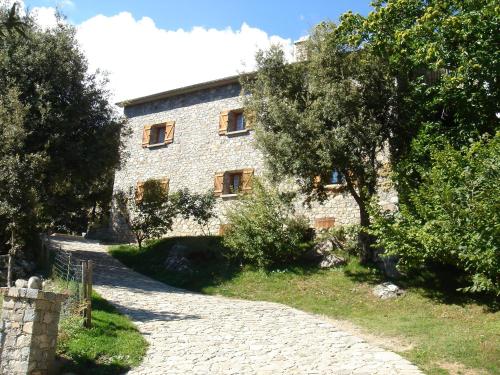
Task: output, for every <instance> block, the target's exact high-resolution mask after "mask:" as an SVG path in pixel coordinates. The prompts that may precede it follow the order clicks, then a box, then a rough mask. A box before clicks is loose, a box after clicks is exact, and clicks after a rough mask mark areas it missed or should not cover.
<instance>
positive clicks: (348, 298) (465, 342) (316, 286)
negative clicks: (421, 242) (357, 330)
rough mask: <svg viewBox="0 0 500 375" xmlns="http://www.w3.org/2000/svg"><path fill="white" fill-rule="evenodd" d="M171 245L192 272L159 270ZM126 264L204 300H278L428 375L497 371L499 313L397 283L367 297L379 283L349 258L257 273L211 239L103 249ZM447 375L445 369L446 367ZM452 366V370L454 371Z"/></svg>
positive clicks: (446, 293)
mask: <svg viewBox="0 0 500 375" xmlns="http://www.w3.org/2000/svg"><path fill="white" fill-rule="evenodd" d="M176 243H179V244H182V245H184V246H186V247H187V248H188V251H187V256H188V258H189V259H190V260H191V262H192V264H193V272H192V273H176V272H168V271H166V270H165V268H164V266H163V263H164V261H165V259H166V258H167V256H168V254H169V251H170V249H171V248H172V246H173V245H174V244H176ZM110 252H111V254H112V255H113V256H114V257H116V258H118V259H119V260H120V261H122V262H123V263H124V264H126V265H127V266H129V267H131V268H133V269H134V270H136V271H138V272H141V273H143V274H145V275H148V276H150V277H153V278H155V279H157V280H160V281H163V282H165V283H167V284H170V285H174V286H178V287H182V288H186V289H189V290H193V291H197V292H202V293H206V294H219V295H224V296H228V297H237V298H244V299H249V300H260V301H272V302H279V303H283V304H286V305H289V306H293V307H296V308H299V309H301V310H304V311H309V312H312V313H316V314H324V315H326V316H329V317H331V318H334V319H342V320H348V321H350V322H352V323H354V324H356V325H358V326H359V327H361V328H362V329H363V330H364V331H366V332H367V333H370V334H374V335H376V336H382V337H386V338H391V339H394V340H396V341H397V342H401V343H404V344H408V346H409V349H408V350H404V351H402V350H401V348H403V346H405V345H402V346H401V348H393V350H395V351H397V352H399V353H400V354H401V355H402V356H404V357H406V358H408V359H409V360H411V361H412V362H414V363H415V364H417V365H418V366H419V367H420V368H421V369H423V370H424V371H425V372H426V373H428V374H447V373H453V374H457V373H464V374H467V373H469V372H468V371H469V370H467V369H476V370H483V371H485V372H488V373H492V374H496V373H500V319H499V318H500V314H499V312H498V310H497V309H496V308H495V307H494V304H493V303H492V302H494V301H491V300H486V301H478V300H472V299H470V298H469V297H466V296H464V295H462V294H460V293H457V292H455V291H453V289H451V290H450V288H448V289H446V288H441V287H440V288H437V287H436V285H438V283H434V284H433V285H429V284H426V283H425V282H420V281H419V280H418V279H413V280H405V281H403V283H404V284H405V285H404V286H405V288H406V294H405V295H404V296H403V297H400V298H397V299H391V300H380V299H378V298H376V297H374V296H373V295H372V293H371V290H372V287H373V285H375V284H376V283H379V282H381V281H384V280H383V278H382V277H381V275H380V274H379V273H378V272H377V271H376V270H373V269H370V268H365V267H362V266H360V265H359V263H358V262H357V261H356V260H351V261H350V262H349V264H348V265H347V266H345V267H344V268H340V269H331V270H318V269H315V268H307V267H305V268H304V267H293V268H288V269H286V270H276V271H272V272H265V271H262V270H257V269H252V268H248V267H241V266H239V265H238V264H234V263H231V262H229V261H228V260H226V259H225V258H224V257H223V256H222V254H223V248H222V245H221V242H220V238H218V237H182V238H168V239H164V240H161V241H155V242H152V243H150V244H149V245H148V246H145V247H144V249H143V250H142V251H139V250H138V249H137V247H136V246H130V245H121V246H113V247H111V248H110ZM452 368H453V369H455V370H450V371H448V369H452ZM457 368H458V372H457V370H456V369H457Z"/></svg>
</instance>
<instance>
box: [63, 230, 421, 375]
mask: <svg viewBox="0 0 500 375" xmlns="http://www.w3.org/2000/svg"><path fill="white" fill-rule="evenodd" d="M54 242H56V244H57V245H58V246H59V245H60V246H61V247H62V248H63V249H66V250H72V251H75V252H77V253H78V254H77V256H80V257H82V258H86V259H93V260H94V262H95V265H96V266H95V269H94V285H95V289H96V291H97V292H98V293H99V294H101V295H102V296H103V297H104V298H105V299H107V300H108V301H110V302H111V303H112V304H113V305H115V306H116V307H117V308H118V309H119V310H120V311H121V312H122V313H125V314H127V315H128V316H129V317H130V318H131V319H132V321H133V322H134V323H135V324H136V325H137V327H138V329H139V331H140V332H141V333H142V334H143V335H144V336H145V338H146V339H147V340H148V342H149V344H150V346H149V350H148V353H147V355H146V358H145V360H144V362H143V363H142V364H141V365H140V366H139V367H137V368H135V369H132V370H131V371H130V372H129V374H130V375H132V374H137V375H139V374H148V375H155V374H169V375H170V374H175V375H176V374H182V375H185V374H210V375H212V374H213V375H215V374H235V375H236V374H237V375H240V374H262V375H264V374H273V375H277V374H300V375H303V374H304V375H306V374H311V375H312V374H366V375H375V374H383V375H390V374H422V373H421V372H420V371H419V370H418V369H417V367H416V366H414V365H412V364H411V363H410V362H408V361H407V360H405V359H403V358H401V357H400V356H399V355H397V354H395V353H392V352H389V351H386V350H383V349H380V348H377V347H375V346H372V345H370V344H367V343H365V342H364V341H363V340H361V339H360V338H357V337H355V336H352V335H350V334H348V333H346V332H343V331H341V330H339V329H338V328H337V327H336V326H335V324H334V323H332V322H331V321H325V320H323V319H321V318H320V317H318V316H314V315H311V314H308V313H305V312H302V311H299V310H296V309H293V308H290V307H287V306H284V305H280V304H276V303H269V302H253V301H243V300H236V299H228V298H223V297H214V296H206V295H201V294H196V293H191V292H187V291H185V290H181V289H177V288H173V287H170V286H168V285H165V284H163V283H160V282H158V281H154V280H152V279H150V278H148V277H146V276H143V275H140V274H138V273H136V272H134V271H132V270H130V269H129V268H127V267H125V266H123V265H122V264H121V263H120V262H118V261H117V260H115V259H113V258H112V257H111V256H110V255H108V254H107V253H106V247H105V246H102V245H99V244H97V243H92V242H89V241H82V240H80V241H77V240H65V239H60V238H59V239H54Z"/></svg>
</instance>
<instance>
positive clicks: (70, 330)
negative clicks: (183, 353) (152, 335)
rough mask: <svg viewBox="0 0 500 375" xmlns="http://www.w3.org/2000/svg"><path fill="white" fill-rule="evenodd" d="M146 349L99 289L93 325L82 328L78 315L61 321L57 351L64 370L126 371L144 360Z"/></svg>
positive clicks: (99, 374) (98, 374) (100, 374)
mask: <svg viewBox="0 0 500 375" xmlns="http://www.w3.org/2000/svg"><path fill="white" fill-rule="evenodd" d="M146 349H147V343H146V341H145V340H144V338H143V337H142V336H141V334H140V333H139V332H138V331H137V329H136V328H135V326H134V325H133V324H132V322H130V320H129V319H128V318H127V317H126V316H124V315H121V314H120V313H118V312H117V311H116V309H115V308H114V307H113V306H111V305H110V304H109V303H108V302H107V301H106V300H104V299H103V298H101V297H100V296H99V295H98V294H97V293H94V294H93V295H92V328H90V329H87V328H83V326H82V320H81V318H79V317H75V316H70V317H66V318H63V319H62V320H61V323H60V328H59V339H58V348H57V353H58V356H59V357H60V358H61V363H62V369H61V371H62V372H63V373H64V372H65V371H66V372H75V373H77V374H93V375H118V374H123V373H124V372H126V371H127V370H129V369H130V368H132V367H134V366H137V365H138V364H139V363H140V362H141V360H142V358H143V357H144V355H145V354H146Z"/></svg>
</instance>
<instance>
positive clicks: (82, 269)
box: [52, 247, 91, 319]
mask: <svg viewBox="0 0 500 375" xmlns="http://www.w3.org/2000/svg"><path fill="white" fill-rule="evenodd" d="M52 250H53V261H52V278H53V279H54V280H55V282H56V283H58V284H59V285H58V286H59V287H60V288H63V289H65V292H66V293H67V294H68V298H67V299H66V301H65V302H64V304H63V306H62V310H61V313H62V315H64V316H68V315H76V314H78V315H83V316H84V318H86V317H87V315H88V314H90V313H91V312H90V311H89V310H90V307H89V304H90V296H89V286H88V285H89V283H90V284H91V276H90V277H89V275H88V261H82V260H81V259H79V258H77V257H75V256H74V254H72V252H71V251H65V250H63V249H61V247H59V248H56V249H54V248H53V249H52ZM90 293H91V289H90ZM89 319H90V317H89Z"/></svg>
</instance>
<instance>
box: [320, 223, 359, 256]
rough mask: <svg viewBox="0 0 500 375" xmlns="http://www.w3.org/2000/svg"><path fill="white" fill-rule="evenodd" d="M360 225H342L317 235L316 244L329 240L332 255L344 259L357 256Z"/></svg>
mask: <svg viewBox="0 0 500 375" xmlns="http://www.w3.org/2000/svg"><path fill="white" fill-rule="evenodd" d="M360 230H361V228H360V225H357V224H353V225H342V226H336V227H331V228H329V229H327V230H325V231H323V232H320V233H318V234H317V239H316V242H322V241H324V240H329V241H331V242H332V244H333V246H334V253H335V254H338V255H342V256H346V257H350V256H359V255H360V248H359V241H358V235H359V231H360Z"/></svg>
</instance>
